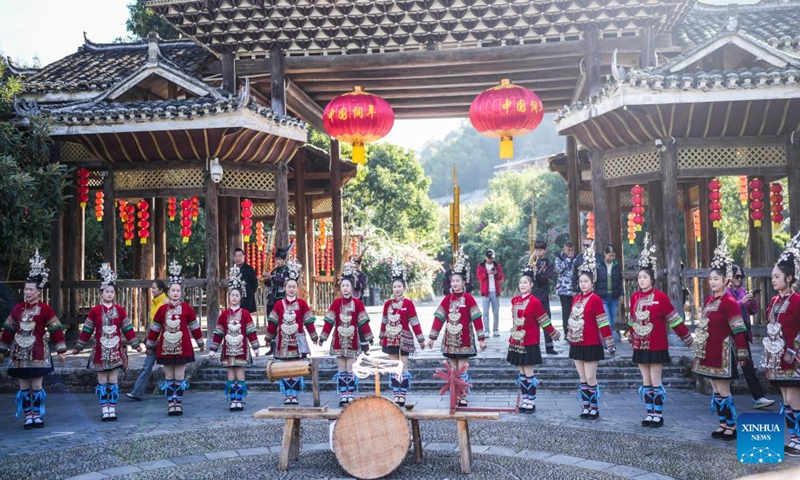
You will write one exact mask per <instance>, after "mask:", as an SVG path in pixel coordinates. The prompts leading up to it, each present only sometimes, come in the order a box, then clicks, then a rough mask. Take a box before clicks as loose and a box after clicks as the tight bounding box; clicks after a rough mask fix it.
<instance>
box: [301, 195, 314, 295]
mask: <svg viewBox="0 0 800 480" xmlns="http://www.w3.org/2000/svg"><path fill="white" fill-rule="evenodd" d="M304 203H305V204H306V220H305V222H306V264H305V265H303V272H304V274H305V277H304V278H305V279H306V288H307V289H308V295H309V296H308V299H309V301H310V304H311V306H312V307H311V308H315V307H316V305H315V304H314V296H313V292H314V284H313V281H312V279H311V276H312V275H313V273H314V271H315V270H316V269H315V267H314V265H316V259H315V258H314V240H315V237H314V216H313V211H314V209H313V206H314V204H313V200H311V198H309V197H306V198H305V200H304Z"/></svg>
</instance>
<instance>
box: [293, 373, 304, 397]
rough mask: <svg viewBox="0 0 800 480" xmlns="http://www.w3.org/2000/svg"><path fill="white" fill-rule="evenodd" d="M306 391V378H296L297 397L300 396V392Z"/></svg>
mask: <svg viewBox="0 0 800 480" xmlns="http://www.w3.org/2000/svg"><path fill="white" fill-rule="evenodd" d="M305 389H306V380H305V378H303V377H298V378H295V384H294V395H295V396H296V397H297V396H300V392H303V391H305Z"/></svg>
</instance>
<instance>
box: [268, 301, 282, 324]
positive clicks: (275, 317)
mask: <svg viewBox="0 0 800 480" xmlns="http://www.w3.org/2000/svg"><path fill="white" fill-rule="evenodd" d="M278 309H279V307H278V304H275V306H274V307H272V311H271V312H269V317H267V322H269V323H273V324H275V325H278V324H279V323H280V313H278Z"/></svg>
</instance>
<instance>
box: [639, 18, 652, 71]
mask: <svg viewBox="0 0 800 480" xmlns="http://www.w3.org/2000/svg"><path fill="white" fill-rule="evenodd" d="M639 38H640V39H641V40H640V41H641V45H640V47H639V48H640V52H639V68H641V69H644V68H647V67H654V66H655V64H656V38H655V35H654V33H653V26H652V25H650V24H646V25H645V26H643V27H642V30H641V33H640V36H639Z"/></svg>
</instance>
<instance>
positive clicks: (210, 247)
mask: <svg viewBox="0 0 800 480" xmlns="http://www.w3.org/2000/svg"><path fill="white" fill-rule="evenodd" d="M218 186H219V185H218V184H217V183H214V182H213V181H212V180H211V176H210V175H208V174H206V175H205V181H204V184H203V191H204V193H203V196H204V197H205V214H206V251H205V260H206V282H207V283H206V298H207V299H208V316H207V318H206V331H207V332H208V336H209V337H210V336H211V335H212V334H213V332H214V328H216V326H217V319H218V318H219V279H220V271H219V201H218V195H217V188H218Z"/></svg>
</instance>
